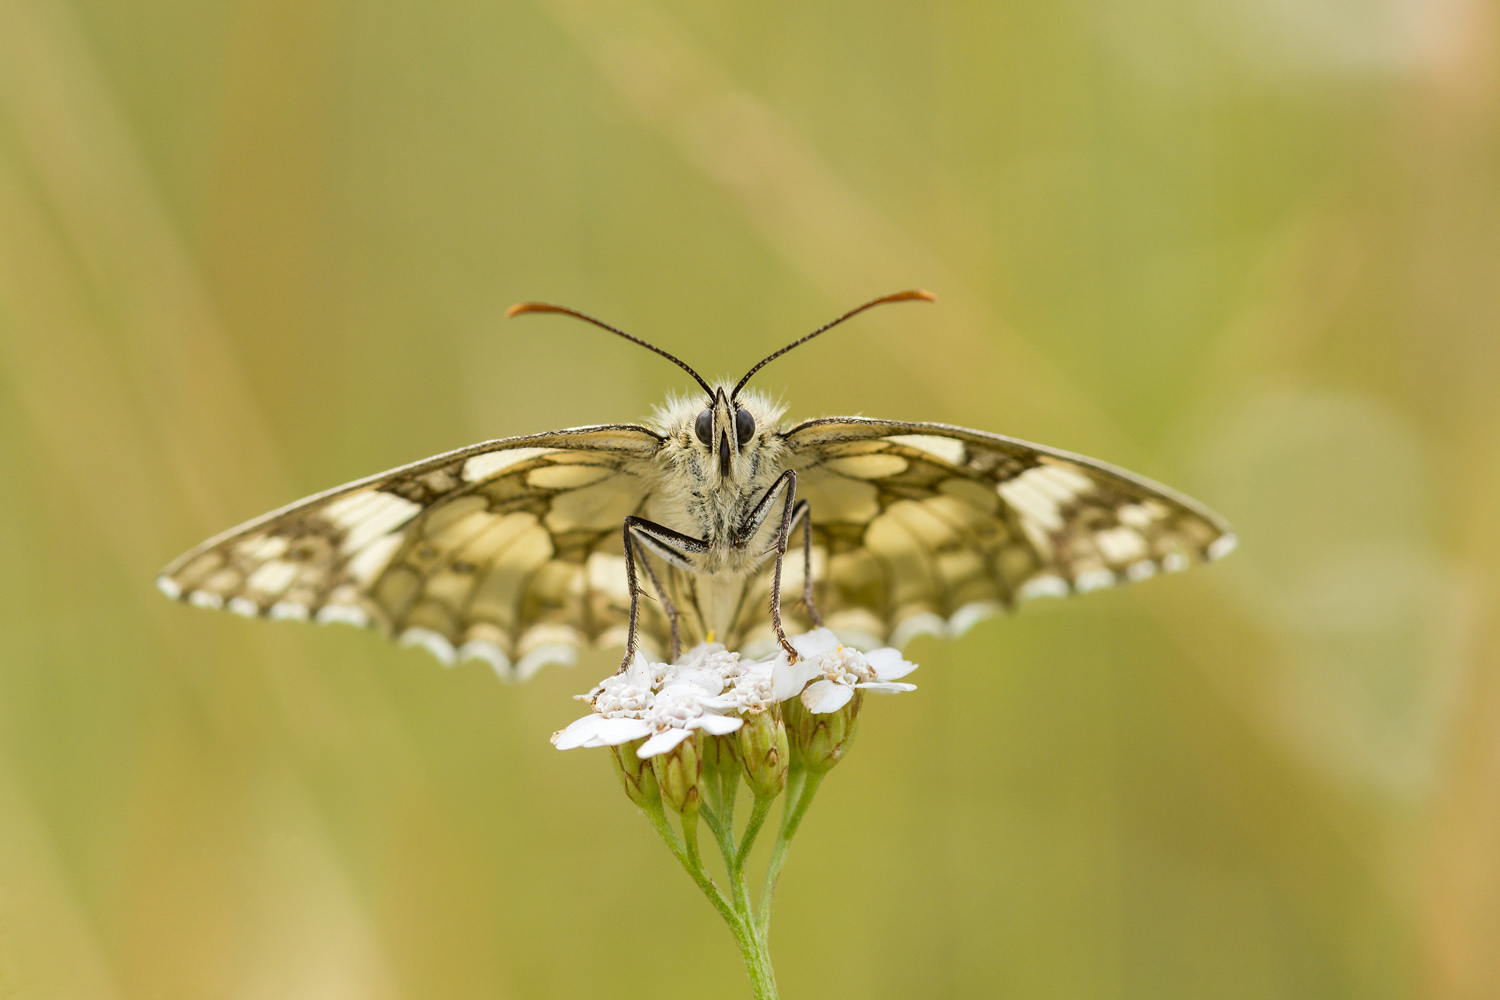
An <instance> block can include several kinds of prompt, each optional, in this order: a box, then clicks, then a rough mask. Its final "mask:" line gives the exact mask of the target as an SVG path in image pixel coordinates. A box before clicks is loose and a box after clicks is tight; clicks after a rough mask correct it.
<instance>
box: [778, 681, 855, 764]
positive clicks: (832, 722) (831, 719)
mask: <svg viewBox="0 0 1500 1000" xmlns="http://www.w3.org/2000/svg"><path fill="white" fill-rule="evenodd" d="M863 701H864V692H863V691H859V690H856V691H855V692H854V696H853V697H852V698H850V699H849V701H848V702H847V703H846V704H845V705H844V706H843V707H842V708H840V709H838V710H837V711H833V712H828V713H826V714H823V715H814V714H813V713H812V712H811V711H809V710H808V708H807V706H806V705H805V704H803V701H802V699H801V698H792V699H790V700H788V701H785V702H782V704H781V711H782V713H783V715H784V716H785V718H786V732H787V738H788V740H789V741H790V743H791V750H792V762H793V763H795V764H796V765H798V766H799V767H805V768H807V769H808V770H809V771H811V772H813V773H814V774H821V773H823V772H825V771H827V770H828V769H829V768H831V767H833V765H835V764H837V763H838V762H839V759H840V758H842V757H843V756H844V751H845V750H847V749H848V748H849V744H850V743H852V742H854V734H855V731H856V730H857V729H858V728H859V706H860V704H861V703H862V702H863Z"/></svg>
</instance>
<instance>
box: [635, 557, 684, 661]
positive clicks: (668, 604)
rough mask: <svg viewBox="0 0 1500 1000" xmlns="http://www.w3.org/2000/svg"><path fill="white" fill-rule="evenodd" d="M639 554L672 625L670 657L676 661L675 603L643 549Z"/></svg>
mask: <svg viewBox="0 0 1500 1000" xmlns="http://www.w3.org/2000/svg"><path fill="white" fill-rule="evenodd" d="M640 555H641V568H642V569H644V570H645V571H646V577H647V578H648V579H649V580H650V581H651V589H652V590H654V591H656V599H657V600H658V601H659V602H661V609H662V610H663V611H665V612H666V613H667V624H669V625H670V626H671V627H672V655H671V657H670V659H671V661H672V662H673V663H676V662H677V657H678V656H679V655H680V654H681V653H682V633H681V631H680V630H679V629H678V626H677V605H675V604H673V603H672V599H671V598H670V597H668V596H667V591H666V588H664V587H663V586H662V585H661V580H660V579H658V578H657V576H656V568H655V567H654V566H652V565H651V560H650V559H649V558H647V556H646V553H645V552H644V551H643V552H641V554H640Z"/></svg>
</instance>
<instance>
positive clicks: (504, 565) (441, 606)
mask: <svg viewBox="0 0 1500 1000" xmlns="http://www.w3.org/2000/svg"><path fill="white" fill-rule="evenodd" d="M660 446H661V438H660V437H658V436H657V435H656V434H654V433H653V432H651V431H650V430H648V429H646V428H644V427H638V426H634V425H611V426H601V427H582V428H576V429H573V430H565V431H556V432H553V433H549V434H537V435H530V436H527V437H517V438H506V439H503V440H499V441H489V442H485V443H483V444H477V445H473V446H471V447H468V448H463V449H460V450H458V451H454V452H449V453H447V454H444V455H438V456H436V457H434V458H430V459H427V460H425V461H422V462H417V463H415V464H413V465H407V466H403V467H401V468H399V469H393V470H391V471H389V472H383V473H380V474H379V475H375V476H371V477H369V478H368V479H362V480H359V481H358V482H354V483H349V484H347V485H345V486H340V487H337V488H336V489H332V490H329V491H327V492H324V493H320V494H317V495H316V496H312V497H308V498H307V499H305V500H300V501H298V502H297V503H294V504H292V505H291V506H289V507H284V508H282V509H281V510H277V511H273V512H271V513H270V514H266V515H265V516H263V517H259V518H256V519H255V520H253V521H250V522H248V523H246V524H243V525H241V526H239V527H238V528H234V529H232V530H230V531H228V532H225V533H224V534H222V535H219V536H217V537H215V538H211V539H209V540H208V541H207V542H204V543H203V544H202V545H200V546H198V547H197V548H195V549H193V550H192V551H190V552H187V553H185V554H184V555H183V556H181V557H180V558H178V559H177V560H176V561H175V562H173V563H172V564H171V565H170V566H168V567H167V568H166V569H165V570H164V571H163V572H162V574H161V576H160V577H159V578H158V580H157V584H158V586H159V587H160V588H161V589H162V591H164V592H165V593H166V594H167V595H168V596H170V597H173V598H176V599H179V600H183V601H186V602H187V603H189V604H194V605H197V606H199V607H207V608H226V609H228V610H230V611H234V612H237V613H239V614H242V615H246V616H250V617H258V616H264V617H269V618H290V619H303V620H315V621H319V622H344V623H348V624H352V625H361V626H370V627H374V628H377V629H379V630H380V631H382V632H384V633H385V634H387V635H390V636H394V637H397V638H399V639H400V641H401V642H402V643H404V644H411V645H420V646H423V647H425V648H427V649H428V650H430V651H431V652H432V653H434V654H435V655H436V656H438V657H439V658H440V659H442V660H443V661H445V662H449V663H451V662H453V661H454V660H455V659H465V658H473V659H482V660H486V661H488V662H490V663H491V664H493V665H494V667H495V669H496V671H497V672H498V673H500V675H501V676H502V677H516V678H522V679H524V678H525V677H527V676H529V675H530V674H531V673H533V672H535V670H536V669H537V668H538V667H539V666H541V665H542V664H543V663H546V662H572V660H573V658H574V656H575V649H576V647H578V646H580V645H583V644H586V643H596V644H599V645H611V644H617V645H623V643H624V636H625V625H626V622H627V620H628V610H629V596H628V594H627V592H626V585H625V568H624V557H623V554H622V548H621V522H622V521H623V519H624V518H625V516H626V515H627V514H632V513H635V512H636V511H637V510H638V509H639V508H640V506H641V504H642V502H643V500H644V499H645V496H646V492H647V489H648V486H649V482H650V471H651V468H652V458H653V456H655V455H656V453H657V449H658V448H659V447H660ZM642 627H643V629H644V635H643V638H644V639H645V640H646V641H647V645H648V646H650V645H653V644H654V645H657V646H660V645H661V643H660V641H659V640H660V636H661V635H662V634H663V633H664V631H665V626H664V623H663V622H662V620H661V618H660V615H659V614H654V613H648V614H646V615H644V616H643V620H642Z"/></svg>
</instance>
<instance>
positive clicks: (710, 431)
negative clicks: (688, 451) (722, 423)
mask: <svg viewBox="0 0 1500 1000" xmlns="http://www.w3.org/2000/svg"><path fill="white" fill-rule="evenodd" d="M693 433H694V434H696V435H698V440H699V441H702V442H703V443H704V444H713V437H714V411H713V410H704V411H703V412H702V413H700V414H698V419H697V420H696V421H694V423H693Z"/></svg>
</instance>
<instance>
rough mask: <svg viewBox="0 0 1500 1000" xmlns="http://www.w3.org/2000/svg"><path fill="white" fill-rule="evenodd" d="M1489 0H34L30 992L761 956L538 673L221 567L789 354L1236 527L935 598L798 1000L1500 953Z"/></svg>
mask: <svg viewBox="0 0 1500 1000" xmlns="http://www.w3.org/2000/svg"><path fill="white" fill-rule="evenodd" d="M1497 13H1500V12H1497V8H1496V6H1495V4H1494V3H1492V2H1486V0H1298V2H1296V3H1269V2H1264V0H1217V2H1211V0H1115V2H1095V0H1077V2H1071V3H1057V2H1052V0H1015V2H1008V3H978V2H973V3H962V2H955V3H939V4H931V5H913V4H901V3H890V2H883V0H874V2H869V0H867V2H863V3H854V2H848V0H838V2H824V3H806V2H777V0H770V2H760V3H733V4H726V3H711V2H705V0H506V2H476V0H453V2H447V3H417V2H411V0H385V2H379V3H364V4H353V3H350V4H337V3H310V2H306V0H251V2H245V0H207V2H205V0H71V2H68V0H55V2H54V0H0V469H3V472H0V554H3V556H0V558H3V563H0V565H3V572H0V634H3V639H4V641H3V645H0V995H4V996H16V997H28V998H29V997H67V998H94V997H100V998H137V997H139V998H156V997H172V998H199V997H202V998H210V997H212V998H220V997H223V998H245V1000H258V998H268V1000H269V998H286V997H293V998H304V997H305V998H313V997H317V998H351V1000H353V998H380V1000H384V998H396V997H413V998H415V997H449V998H468V997H474V998H480V997H483V998H498V997H528V998H530V997H558V998H561V997H577V996H599V995H607V996H611V997H621V998H625V997H643V998H644V997H658V996H661V995H663V994H664V993H665V994H669V995H671V994H677V993H684V994H685V993H688V992H692V993H695V994H699V995H711V996H748V986H747V984H746V982H745V980H744V976H743V973H742V971H741V969H740V966H739V962H738V956H737V954H736V952H735V949H734V946H733V943H732V940H731V938H730V936H729V934H728V933H727V932H726V931H725V930H724V928H723V927H722V926H721V925H720V924H719V922H718V920H717V918H716V917H715V915H714V914H713V912H712V911H711V909H710V908H709V907H708V905H707V904H706V903H705V902H704V901H703V899H702V898H701V897H700V896H699V895H698V893H697V891H696V889H694V887H693V886H692V885H691V884H690V883H689V882H688V880H687V879H686V877H684V876H683V875H682V873H681V872H680V871H679V870H676V869H675V866H674V863H673V862H672V860H671V858H670V856H669V855H668V854H667V853H666V851H664V850H662V849H661V847H660V845H659V844H658V843H656V842H655V840H654V836H653V834H652V833H651V831H650V829H649V827H648V826H647V824H646V823H645V822H643V821H642V820H641V819H640V818H639V817H638V816H637V815H635V814H634V810H633V809H632V807H631V806H630V805H629V803H628V802H627V801H626V800H625V798H624V796H623V795H621V794H620V792H619V790H618V788H617V786H616V784H615V781H614V778H613V777H612V776H611V774H610V773H609V768H608V765H607V763H606V760H605V758H604V756H603V755H602V753H600V752H587V751H578V752H575V753H569V754H559V753H557V752H556V751H554V750H553V749H552V748H551V747H550V746H548V744H547V736H548V734H549V733H551V732H552V731H553V730H554V729H557V728H560V727H561V726H562V725H563V724H565V723H567V722H568V721H569V720H571V719H572V718H574V717H576V715H577V714H578V713H579V711H580V708H579V706H578V705H577V704H576V703H574V702H571V701H569V700H568V696H569V695H571V694H573V693H575V692H579V691H583V690H586V689H587V688H588V687H589V686H590V685H591V684H592V683H593V681H594V680H595V679H596V678H597V677H599V676H601V675H603V674H604V673H606V672H608V670H609V669H610V667H611V666H612V664H613V662H614V661H613V657H612V655H611V654H608V653H598V654H593V655H589V656H586V657H585V658H584V661H583V662H582V663H581V664H580V665H579V666H578V667H577V668H575V669H573V670H571V671H569V670H561V669H552V670H550V671H549V672H547V673H546V674H544V675H543V676H542V677H540V678H538V680H537V681H536V682H534V683H532V684H530V685H527V686H525V687H505V686H502V685H501V684H500V683H499V682H498V681H497V680H496V679H495V677H494V676H493V675H492V674H490V673H489V672H488V671H487V669H486V668H485V667H484V666H482V665H479V664H467V665H464V666H462V667H460V668H458V669H455V670H451V671H445V670H443V669H442V668H441V667H440V666H438V665H437V664H436V663H435V662H434V661H433V660H431V659H430V658H428V657H427V656H426V654H424V653H421V652H419V651H414V650H405V651H403V650H397V649H395V648H393V647H391V646H389V645H388V644H387V643H385V642H384V641H382V640H381V639H379V638H378V637H377V636H375V635H372V634H367V633H361V632H355V631H351V630H347V629H329V630H321V629H315V628H309V627H303V626H295V625H290V624H277V625H269V624H267V623H264V622H247V621H243V620H239V619H236V618H234V617H232V616H228V615H212V614H207V613H203V612H199V611H196V610H193V609H188V608H184V607H181V606H177V605H174V604H171V603H169V602H168V601H166V600H164V599H163V598H162V597H161V595H159V594H158V593H157V592H156V591H155V589H154V588H153V587H152V577H153V575H154V574H155V572H156V570H157V569H158V568H160V567H161V566H162V565H163V564H165V563H166V562H167V561H168V560H169V559H171V558H172V557H173V556H175V555H177V554H178V553H179V552H180V551H182V550H183V549H185V548H187V547H188V546H189V545H191V544H193V543H195V542H197V541H199V540H200V539H201V538H203V537H205V536H207V535H208V534H210V533H213V532H216V531H218V530H221V529H223V528H225V527H228V526H230V525H232V524H234V523H237V522H238V521H240V520H242V519H245V518H248V517H250V516H252V515H255V514H259V513H261V512H262V511H264V510H268V509H270V508H272V507H275V506H278V505H280V504H283V503H285V502H288V501H290V500H293V499H295V498H297V497H299V496H302V495H304V494H307V493H310V492H313V491H315V490H318V489H322V488H324V487H327V486H330V485H333V484H336V483H339V482H342V481H344V480H347V479H352V478H355V477H357V476H360V475H364V474H366V473H369V472H372V471H375V470H378V469H383V468H386V467H389V466H392V465H395V464H398V463H402V462H406V461H409V460H414V459H417V458H420V457H423V456H426V455H428V454H430V453H434V452H437V451H440V450H445V449H449V448H453V447H457V446H460V445H463V444H467V443H469V442H472V441H476V440H481V439H484V438H489V437H497V436H501V435H509V434H519V433H524V432H530V431H539V430H546V429H551V428H553V427H557V426H567V425H576V424H583V423H591V422H605V421H619V420H632V419H636V418H639V417H641V416H644V415H645V414H646V412H647V411H648V408H649V407H650V406H651V405H652V404H653V403H654V402H656V401H658V400H660V399H661V398H662V397H663V395H664V394H665V393H666V392H667V391H668V390H670V389H674V388H682V387H684V382H685V380H684V378H683V376H682V375H681V373H680V372H678V371H676V370H675V369H673V368H672V367H671V366H670V365H668V364H666V363H665V362H663V361H662V360H661V359H660V358H656V357H653V356H652V355H650V354H648V353H647V352H645V351H641V350H638V349H636V348H633V347H630V346H629V345H627V344H623V343H620V342H618V341H616V340H614V339H612V338H608V337H606V336H605V335H603V334H601V333H599V332H598V331H594V330H591V329H589V328H588V327H586V326H583V325H581V324H565V323H561V322H551V321H543V320H534V321H530V322H527V323H524V324H523V323H520V322H517V323H515V324H506V323H505V322H503V319H502V316H503V310H504V308H505V307H506V306H507V305H509V304H510V303H512V302H514V301H516V300H519V299H547V300H554V301H561V302H565V303H568V304H571V305H573V306H575V307H577V308H581V309H585V310H588V311H591V312H594V313H596V314H597V315H600V316H602V317H604V318H606V319H609V320H611V321H614V322H616V323H619V324H621V325H623V326H624V327H625V328H627V329H629V330H631V331H633V332H636V333H639V334H641V335H644V336H647V337H649V338H651V339H653V340H655V341H657V342H658V343H660V344H661V345H662V346H663V347H664V348H666V349H667V350H670V351H674V352H677V353H679V354H681V355H682V356H683V357H685V358H686V359H687V360H688V361H689V362H690V363H692V364H693V365H695V366H696V367H698V368H700V369H702V370H704V371H705V373H706V374H712V373H728V374H734V375H737V374H738V373H739V372H741V371H743V370H744V369H745V368H746V367H748V366H749V364H750V363H751V362H753V361H754V360H756V359H758V358H759V357H761V356H762V355H764V354H766V353H768V352H769V351H770V350H772V349H774V348H775V347H778V346H780V345H781V344H782V343H784V342H786V341H787V340H789V339H791V338H792V337H794V336H796V335H798V334H800V333H802V332H805V331H806V330H809V329H811V328H812V327H814V326H815V325H817V324H818V323H820V322H822V321H824V320H826V319H828V318H830V317H832V316H833V315H835V314H837V313H838V312H840V311H842V310H843V309H845V308H847V307H850V306H852V305H854V304H855V303H857V302H860V301H863V300H864V299H865V298H868V297H870V296H873V295H876V294H880V293H883V292H888V291H892V290H894V289H897V288H905V287H912V286H924V287H929V288H932V289H934V290H935V291H937V292H938V293H939V294H940V295H941V296H942V301H941V302H940V303H939V304H938V305H937V306H935V307H920V308H919V307H915V306H903V307H901V308H899V309H888V310H883V311H879V312H877V313H872V314H871V315H869V316H868V317H864V318H861V319H860V320H859V321H857V323H856V324H851V325H850V326H849V327H848V328H845V329H842V330H840V331H839V332H838V333H837V334H833V335H830V336H828V337H826V338H824V339H822V340H820V341H819V342H817V343H816V344H813V345H810V346H808V347H806V348H803V349H802V350H800V351H798V352H797V353H796V354H794V355H791V356H789V357H787V358H785V359H783V360H781V361H779V362H777V363H776V365H774V366H773V367H772V368H770V369H768V370H767V371H766V372H765V373H763V374H762V375H761V376H759V378H758V379H757V384H758V385H760V386H761V387H763V388H767V389H771V390H773V391H780V390H781V389H783V388H784V389H785V391H786V398H787V400H788V402H789V403H790V408H791V413H792V415H794V416H814V415H820V414H839V413H850V412H858V413H865V414H870V415H877V416H884V417H893V418H906V419H917V420H940V421H947V422H952V423H959V424H965V425H970V426H974V427H979V428H984V429H989V430H995V431H1000V432H1003V433H1009V434H1013V435H1017V436H1021V437H1025V438H1029V439H1033V440H1039V441H1044V442H1046V443H1049V444H1053V445H1056V446H1060V447H1065V448H1069V449H1073V450H1078V451H1083V452H1085V453H1088V454H1094V455H1098V456H1100V457H1102V458H1105V459H1107V460H1110V461H1113V462H1116V463H1119V464H1123V465H1126V466H1128V467H1131V468H1134V469H1137V470H1139V471H1141V472H1143V473H1145V474H1147V475H1151V476H1153V477H1156V478H1159V479H1162V480H1164V481H1166V482H1168V483H1170V484H1172V485H1174V486H1177V487H1179V488H1181V489H1182V490H1184V491H1186V492H1189V493H1191V494H1193V495H1195V496H1197V497H1199V498H1201V499H1202V500H1203V501H1205V502H1206V503H1208V504H1209V505H1211V506H1213V507H1214V508H1216V509H1217V510H1219V511H1221V512H1222V513H1223V514H1224V515H1225V516H1226V517H1228V518H1229V519H1230V520H1231V521H1232V522H1233V523H1234V524H1235V526H1236V528H1237V529H1238V530H1239V532H1240V535H1241V538H1242V546H1241V549H1240V551H1239V552H1238V553H1236V554H1235V555H1234V556H1233V557H1232V558H1231V559H1230V560H1228V561H1227V562H1225V563H1223V564H1221V565H1218V566H1215V567H1212V568H1209V569H1203V570H1198V571H1195V572H1193V573H1190V574H1185V575H1183V576H1180V577H1173V578H1169V579H1159V580H1153V581H1150V582H1149V583H1145V584H1142V585H1140V586H1137V587H1133V588H1129V589H1126V590H1121V591H1114V592H1108V593H1103V594H1095V595H1091V596H1089V597H1087V598H1085V599H1079V600H1076V601H1070V602H1050V603H1049V602H1043V603H1042V604H1040V605H1032V606H1029V607H1028V608H1027V609H1026V610H1025V611H1024V613H1022V614H1020V615H1019V616H1017V617H1015V618H1011V619H1008V620H998V619H997V620H991V621H988V622H985V623H983V624H981V625H980V626H978V627H976V628H975V629H974V630H973V631H972V632H971V633H969V634H968V635H967V636H965V637H963V638H962V639H959V640H957V641H952V642H947V643H939V642H936V641H933V640H930V639H920V640H918V641H917V642H916V643H914V644H913V645H912V646H911V647H910V649H909V653H910V655H911V656H912V657H913V658H914V659H916V660H918V661H919V662H921V664H922V670H921V671H920V672H919V673H918V674H917V675H916V676H915V677H914V678H913V679H914V680H917V681H918V682H919V683H920V687H921V690H920V691H919V692H918V693H917V694H915V695H911V696H907V697H903V698H900V699H896V700H889V701H874V702H872V703H871V704H870V706H869V707H868V709H867V712H866V716H865V723H864V726H863V735H862V736H861V738H860V742H859V744H858V745H857V746H856V747H855V750H854V752H853V754H852V755H851V756H850V757H849V758H848V759H847V762H846V763H845V764H844V765H843V766H841V767H840V768H839V769H838V771H836V772H835V773H834V776H833V780H831V781H829V782H828V783H827V784H826V785H825V786H824V789H825V790H824V792H823V793H822V795H821V797H820V803H819V805H818V806H817V807H816V808H815V809H814V810H813V812H812V813H811V816H810V819H809V821H808V824H807V825H806V826H805V827H804V832H803V834H802V836H801V837H800V838H799V841H798V844H797V847H796V849H795V850H794V851H793V856H792V859H791V862H790V865H789V868H788V874H787V877H786V879H785V880H784V883H783V887H782V892H781V895H780V898H779V905H778V910H777V920H776V922H775V925H774V926H773V953H774V955H775V958H776V961H777V967H778V970H779V972H780V975H781V981H782V987H783V993H784V995H786V996H787V997H913V996H920V997H1018V998H1019V997H1025V998H1127V997H1142V998H1145V997H1150V998H1161V997H1183V998H1188V997H1192V998H1198V997H1207V996H1212V997H1216V998H1269V997H1277V998H1283V997H1317V998H1326V997H1357V998H1385V997H1434V998H1439V997H1441V998H1449V997H1452V998H1481V997H1494V996H1497V995H1500V944H1497V942H1500V735H1497V734H1500V670H1497V664H1500V388H1497V387H1500V330H1497V327H1500V131H1497V124H1500V17H1497Z"/></svg>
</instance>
